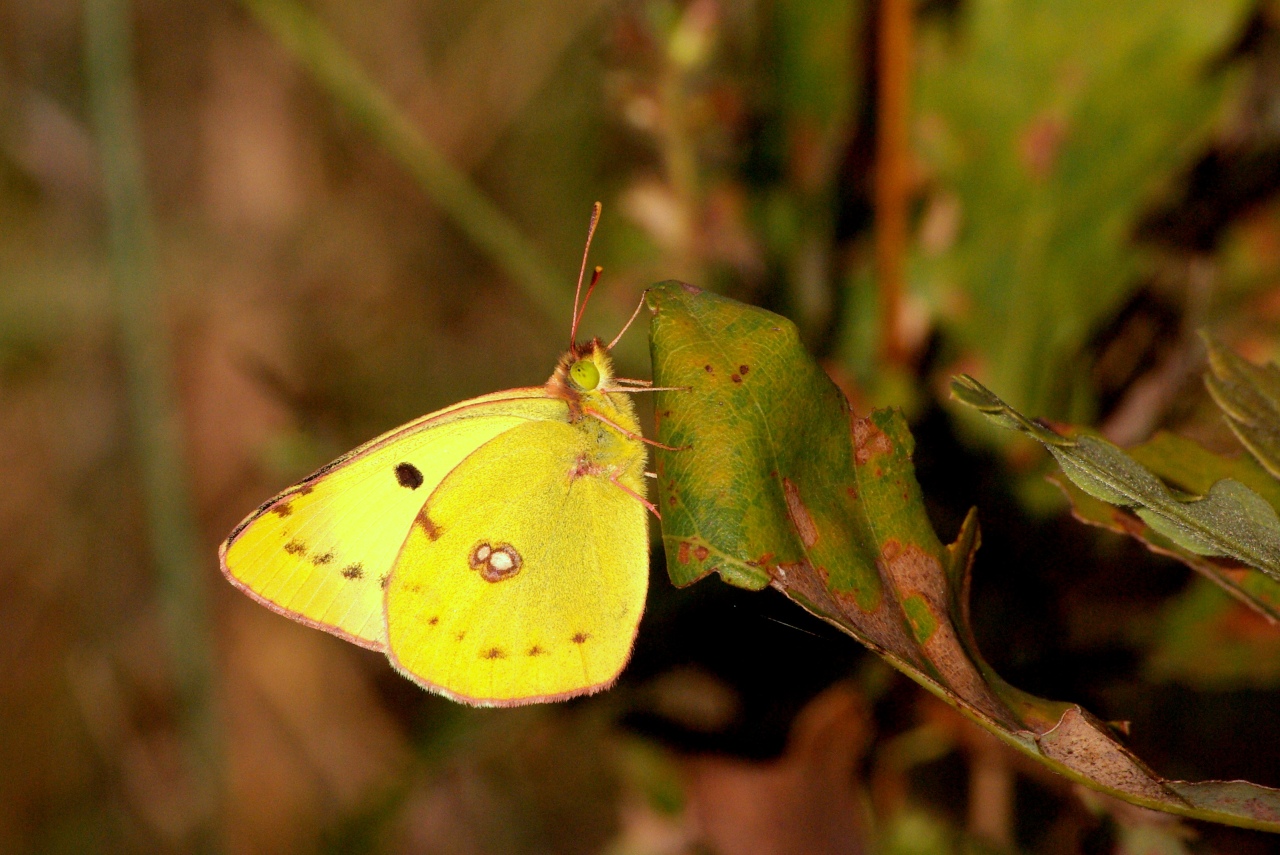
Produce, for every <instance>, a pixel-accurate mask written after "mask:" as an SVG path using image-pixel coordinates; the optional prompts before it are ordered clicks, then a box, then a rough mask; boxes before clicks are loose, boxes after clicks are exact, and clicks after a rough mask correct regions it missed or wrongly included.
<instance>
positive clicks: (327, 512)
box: [220, 388, 566, 649]
mask: <svg viewBox="0 0 1280 855" xmlns="http://www.w3.org/2000/svg"><path fill="white" fill-rule="evenodd" d="M565 418H566V408H565V405H564V404H563V402H560V401H556V400H554V399H551V398H549V397H547V396H546V394H545V392H544V391H543V390H542V389H541V388H533V389H513V390H511V391H508V392H502V393H498V394H495V395H486V396H484V397H482V398H476V399H474V400H471V401H464V402H462V403H461V404H457V405H454V406H452V407H449V408H447V409H445V410H441V411H439V412H436V413H432V414H430V415H427V416H424V417H422V418H421V419H418V420H416V421H414V422H411V423H409V424H407V425H405V426H403V427H401V428H398V429H396V430H394V431H391V432H390V433H387V434H385V435H383V436H381V437H378V438H377V439H375V440H373V441H372V442H369V443H367V444H365V445H364V446H361V447H360V448H358V449H356V450H355V451H353V452H351V453H350V454H347V455H345V456H344V457H342V458H339V459H338V460H337V461H335V462H334V463H332V464H330V465H329V466H326V467H325V468H323V469H321V470H320V471H319V472H317V473H315V474H314V475H312V476H310V477H309V478H307V479H306V480H304V481H303V482H301V483H300V484H297V485H295V486H294V487H291V488H289V489H288V490H285V491H284V492H283V493H281V494H280V495H278V496H276V497H275V498H273V499H271V500H270V501H269V502H267V503H266V504H264V505H263V506H262V507H261V508H259V509H258V510H257V511H256V512H254V513H253V514H252V515H250V516H249V518H248V519H246V520H245V521H244V522H243V523H241V524H240V525H239V526H238V527H237V528H236V530H235V531H234V532H232V534H231V536H230V537H229V538H228V539H227V541H226V543H224V544H223V546H222V550H221V552H220V556H221V561H222V569H223V572H224V573H225V574H226V575H227V577H228V578H229V579H230V580H231V581H232V583H233V584H235V585H237V586H238V587H240V588H242V589H244V590H245V591H246V592H248V593H249V594H250V595H251V596H253V597H254V598H255V599H257V600H259V601H260V602H262V603H264V604H265V605H267V606H268V607H270V608H272V609H274V610H276V611H278V612H281V613H282V614H285V615H287V616H289V617H292V618H294V619H296V620H299V621H301V622H303V623H306V624H309V625H311V626H315V627H318V628H321V629H325V630H328V631H330V632H333V633H334V634H336V635H339V636H342V637H344V638H347V639H349V640H351V641H354V642H355V643H357V644H361V645H364V646H366V647H372V648H375V649H383V648H384V647H385V641H386V632H385V628H384V624H383V620H384V618H383V596H384V593H385V591H384V588H385V586H386V584H387V582H388V579H389V575H390V573H391V568H392V565H393V564H394V562H395V559H396V556H397V555H398V554H399V552H400V549H401V546H402V544H403V543H404V541H405V537H406V535H407V534H408V532H409V529H410V528H411V526H412V524H413V520H414V518H415V517H416V516H417V515H418V512H419V511H420V510H421V508H422V506H423V504H424V502H425V501H426V499H427V497H428V496H429V495H431V493H432V491H433V490H435V488H436V487H437V485H438V484H439V483H440V482H441V480H442V479H443V478H444V477H445V476H446V475H447V474H448V473H449V472H450V471H451V470H452V469H454V468H455V467H456V466H457V465H458V464H459V462H461V461H462V460H463V459H464V458H466V457H467V455H468V454H470V453H472V452H473V451H474V450H475V449H476V448H477V447H480V446H482V445H484V444H485V443H487V442H490V441H491V440H492V439H493V438H494V437H497V436H500V435H502V434H503V433H504V432H507V431H510V430H512V429H514V428H517V427H519V426H520V425H524V424H529V423H530V422H531V420H532V421H537V420H540V419H556V420H559V421H561V422H562V421H563V420H564V419H565Z"/></svg>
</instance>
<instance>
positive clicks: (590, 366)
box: [569, 359, 600, 392]
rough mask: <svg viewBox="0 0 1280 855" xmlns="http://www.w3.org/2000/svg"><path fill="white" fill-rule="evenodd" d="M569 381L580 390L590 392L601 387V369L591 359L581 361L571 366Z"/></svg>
mask: <svg viewBox="0 0 1280 855" xmlns="http://www.w3.org/2000/svg"><path fill="white" fill-rule="evenodd" d="M569 379H571V380H572V381H573V382H574V385H576V386H577V387H578V388H579V389H582V390H583V391H586V392H590V391H591V390H593V389H595V388H596V387H597V386H599V385H600V369H599V368H596V364H595V363H594V362H592V361H591V360H590V359H579V360H578V361H577V362H575V363H573V365H572V366H570V368H569Z"/></svg>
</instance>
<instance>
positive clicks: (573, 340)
mask: <svg viewBox="0 0 1280 855" xmlns="http://www.w3.org/2000/svg"><path fill="white" fill-rule="evenodd" d="M599 222H600V203H599V202H596V203H595V204H594V205H592V206H591V225H589V226H587V245H586V246H585V247H584V248H583V250H582V266H581V267H579V268H578V287H577V288H576V289H574V292H573V326H572V327H571V328H570V330H569V346H570V347H572V346H573V345H575V344H577V342H578V321H580V320H581V319H582V312H585V311H586V310H587V300H589V299H591V289H592V288H594V287H595V286H596V281H597V280H598V279H599V278H600V269H599V268H596V272H595V275H594V276H592V277H591V284H590V285H589V286H588V287H587V300H583V301H582V309H581V311H579V309H578V297H580V296H581V295H582V277H583V276H585V275H586V273H587V254H588V253H590V252H591V239H592V238H593V237H595V235H596V224H597V223H599Z"/></svg>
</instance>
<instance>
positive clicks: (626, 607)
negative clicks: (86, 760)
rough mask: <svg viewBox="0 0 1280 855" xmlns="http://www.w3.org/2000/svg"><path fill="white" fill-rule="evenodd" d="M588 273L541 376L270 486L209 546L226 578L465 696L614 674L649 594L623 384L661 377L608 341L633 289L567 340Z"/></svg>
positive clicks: (505, 698)
mask: <svg viewBox="0 0 1280 855" xmlns="http://www.w3.org/2000/svg"><path fill="white" fill-rule="evenodd" d="M599 215H600V206H599V203H597V204H596V206H595V207H594V209H593V211H592V217H591V226H590V229H589V231H588V236H587V251H589V250H590V246H591V236H592V235H593V234H594V232H595V227H596V223H597V222H598V220H599ZM587 251H584V253H583V262H582V268H581V270H580V272H579V275H578V293H579V294H580V293H581V289H582V279H583V273H585V271H586V259H587ZM600 270H601V269H600V268H599V267H597V268H595V273H594V275H593V276H592V279H591V284H590V286H589V287H588V289H587V295H586V298H584V299H583V300H582V305H581V308H579V305H578V294H575V296H574V315H573V326H572V328H571V331H570V347H569V350H568V351H567V352H565V354H564V355H563V356H562V357H561V358H560V361H559V363H558V364H557V365H556V368H555V371H554V372H553V373H552V375H551V378H550V379H549V380H548V381H547V382H546V384H545V385H543V386H537V387H531V388H524V389H510V390H508V391H505V392H495V393H493V394H490V395H484V396H481V397H479V398H473V399H471V400H469V401H463V402H461V403H459V404H454V405H453V406H451V407H446V408H444V409H442V410H439V411H437V412H434V413H431V414H429V415H425V416H422V417H421V418H419V419H417V420H415V421H412V422H410V423H408V424H406V425H404V426H402V427H399V428H396V429H395V430H392V431H390V432H388V433H386V434H383V435H382V436H380V437H378V438H376V439H374V440H372V441H370V442H368V443H366V444H364V445H362V446H360V447H359V448H357V449H355V450H354V451H351V452H349V453H347V454H345V455H343V456H342V457H340V458H338V459H337V460H335V461H333V462H332V463H330V464H328V465H327V466H324V467H322V468H320V469H319V470H318V471H316V472H315V473H313V474H312V475H310V476H308V477H306V478H304V479H303V480H302V481H300V482H299V483H297V484H295V485H294V486H292V487H290V488H288V489H287V490H285V491H284V492H282V493H280V494H279V495H277V496H275V497H274V498H272V499H270V500H269V501H267V502H266V503H265V504H263V505H262V506H261V507H259V508H258V509H257V510H256V511H254V512H253V513H252V514H250V515H249V517H248V518H247V519H245V520H244V521H243V522H242V523H240V525H238V526H236V528H235V530H234V531H232V533H231V535H230V536H229V537H228V538H227V540H226V542H224V543H223V545H222V547H221V549H220V550H219V559H220V563H221V567H222V571H223V573H224V574H225V575H226V577H227V578H228V579H229V580H230V582H231V583H232V584H233V585H235V586H236V587H238V588H240V589H241V590H243V591H244V592H245V593H247V594H248V595H249V596H250V597H252V598H253V599H255V600H257V601H258V602H260V603H262V604H263V605H265V606H267V607H268V608H270V609H272V610H274V611H276V612H279V613H280V614H283V615H285V616H287V617H291V618H293V619H294V620H297V621H299V622H301V623H304V624H306V625H308V626H312V627H316V628H318V629H323V630H326V631H328V632H331V633H333V634H334V635H337V636H339V637H341V638H345V639H347V640H348V641H351V642H354V643H355V644H359V645H361V646H364V647H368V648H372V649H374V650H381V651H383V652H385V653H386V655H387V658H388V659H389V660H390V661H391V664H392V665H393V666H394V667H395V668H396V669H397V670H399V671H400V672H401V673H402V674H404V675H405V676H406V677H408V678H409V679H411V680H413V681H414V682H415V683H417V684H418V685H420V686H422V687H423V688H425V689H427V690H429V691H432V692H436V693H439V694H441V695H444V696H446V697H448V698H452V699H453V700H455V701H459V702H462V703H468V704H474V705H479V706H513V705H518V704H530V703H540V702H546V701H558V700H563V699H566V698H571V697H574V696H576V695H584V694H590V693H593V692H597V691H600V690H602V689H605V688H608V687H609V686H610V685H612V684H613V682H614V681H615V680H616V679H617V677H618V675H619V673H621V671H622V669H623V668H624V667H625V665H626V663H627V660H628V658H629V657H630V654H631V648H632V644H633V642H634V639H635V635H636V630H637V628H638V627H639V623H640V616H641V613H642V611H643V609H644V602H645V596H646V592H647V587H648V563H649V544H648V517H647V513H648V512H650V511H651V512H653V513H654V514H655V516H656V515H657V514H658V512H657V509H656V508H654V506H653V505H652V504H650V503H649V501H648V500H647V499H646V498H645V492H646V490H645V486H644V475H645V465H646V461H647V454H646V448H645V443H650V444H653V445H659V444H658V443H653V442H651V441H649V440H646V439H644V438H643V437H642V436H641V433H640V425H639V422H638V420H637V417H636V411H635V407H634V405H633V403H632V401H631V399H630V398H629V397H628V394H630V393H634V392H639V391H650V390H654V387H653V386H651V385H650V384H649V383H648V382H647V381H642V380H628V379H625V378H619V377H617V376H615V374H614V370H613V365H612V361H611V359H610V355H609V352H610V350H612V348H613V346H614V345H615V344H617V342H618V339H620V338H621V337H622V334H623V333H625V332H626V329H627V327H629V326H630V324H631V321H634V320H635V317H636V315H637V314H639V311H640V306H637V307H636V312H635V314H633V315H632V316H631V321H628V322H627V327H624V328H623V330H622V332H621V333H619V334H618V337H617V338H615V339H614V340H613V341H612V342H610V343H609V344H608V345H605V344H602V343H601V342H600V340H599V339H593V340H591V341H589V342H586V343H584V344H578V343H577V342H576V338H577V328H578V322H579V321H580V320H581V317H582V312H583V311H585V308H586V303H587V300H589V299H590V296H591V292H592V291H593V290H594V287H595V284H596V282H597V281H598V280H599V276H600ZM661 447H664V448H665V447H666V446H661Z"/></svg>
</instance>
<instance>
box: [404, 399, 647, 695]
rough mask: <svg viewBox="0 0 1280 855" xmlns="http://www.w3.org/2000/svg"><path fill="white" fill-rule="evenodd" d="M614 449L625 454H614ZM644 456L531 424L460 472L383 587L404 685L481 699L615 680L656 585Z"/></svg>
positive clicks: (570, 429)
mask: <svg viewBox="0 0 1280 855" xmlns="http://www.w3.org/2000/svg"><path fill="white" fill-rule="evenodd" d="M619 448H620V449H621V451H619ZM643 467H644V449H643V447H642V446H640V444H639V443H638V442H628V443H625V444H622V445H621V446H616V447H615V448H614V449H613V450H611V451H608V452H606V453H605V456H603V457H602V450H601V446H600V445H599V440H598V439H597V438H596V437H595V436H594V435H593V433H592V431H591V430H584V429H583V427H581V426H577V425H571V424H566V423H557V422H536V423H527V424H524V425H521V426H519V427H516V428H513V429H511V430H509V431H507V432H505V433H503V434H501V435H500V436H496V437H494V438H493V439H491V440H489V441H488V442H487V443H485V444H484V445H483V446H481V447H480V448H478V449H476V451H475V452H474V453H473V454H472V455H470V456H469V457H468V458H467V459H466V460H465V461H463V462H462V463H461V464H459V465H458V466H457V467H456V468H454V469H453V470H452V471H451V472H450V473H449V474H448V475H447V476H446V477H445V478H444V480H443V481H441V483H440V485H439V487H438V488H437V489H436V490H435V491H434V492H433V493H432V495H431V497H430V498H429V499H428V501H427V503H426V505H425V507H424V508H423V513H422V514H421V515H420V517H419V519H418V522H417V523H416V524H415V525H414V526H413V528H412V531H411V532H410V533H409V536H408V539H407V540H405V541H404V548H403V549H402V550H401V552H400V555H399V558H398V560H397V561H396V564H395V568H394V570H393V571H392V576H391V582H390V585H389V587H388V590H387V597H386V609H387V625H388V628H389V638H388V647H389V649H388V655H389V656H390V658H391V660H392V662H393V663H394V664H395V665H396V666H397V667H398V668H399V669H400V670H401V671H403V672H405V673H406V674H407V675H408V676H409V677H411V678H412V679H414V680H415V681H417V682H418V683H420V684H421V685H423V686H425V687H426V688H428V689H431V690H433V691H438V692H442V693H443V694H446V695H449V696H450V697H453V698H455V699H457V700H463V701H467V702H469V703H481V704H495V705H500V704H508V703H531V702H537V701H545V700H557V699H560V698H566V697H572V696H574V695H580V694H584V693H589V692H593V691H597V690H599V689H602V688H604V687H606V686H608V685H610V684H611V683H612V682H613V681H614V680H615V679H616V677H617V675H618V673H619V672H620V671H621V670H622V668H623V666H624V665H625V664H626V661H627V658H628V656H629V655H630V650H631V645H632V642H633V640H634V638H635V633H636V628H637V626H638V624H639V621H640V614H641V612H642V610H643V608H644V599H645V592H646V589H647V586H648V572H647V567H648V537H647V520H646V516H645V513H646V512H645V509H644V506H643V505H641V504H640V503H639V502H638V501H636V499H635V498H634V497H632V496H629V495H627V494H626V492H624V491H623V490H622V489H620V488H619V487H618V486H617V485H616V484H614V483H611V482H610V480H609V478H608V474H609V473H610V472H612V473H616V474H618V476H619V478H620V480H622V481H623V483H626V484H628V487H629V489H632V490H633V491H634V492H637V493H642V492H643V489H644V487H643V485H642V484H641V480H642V473H643Z"/></svg>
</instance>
